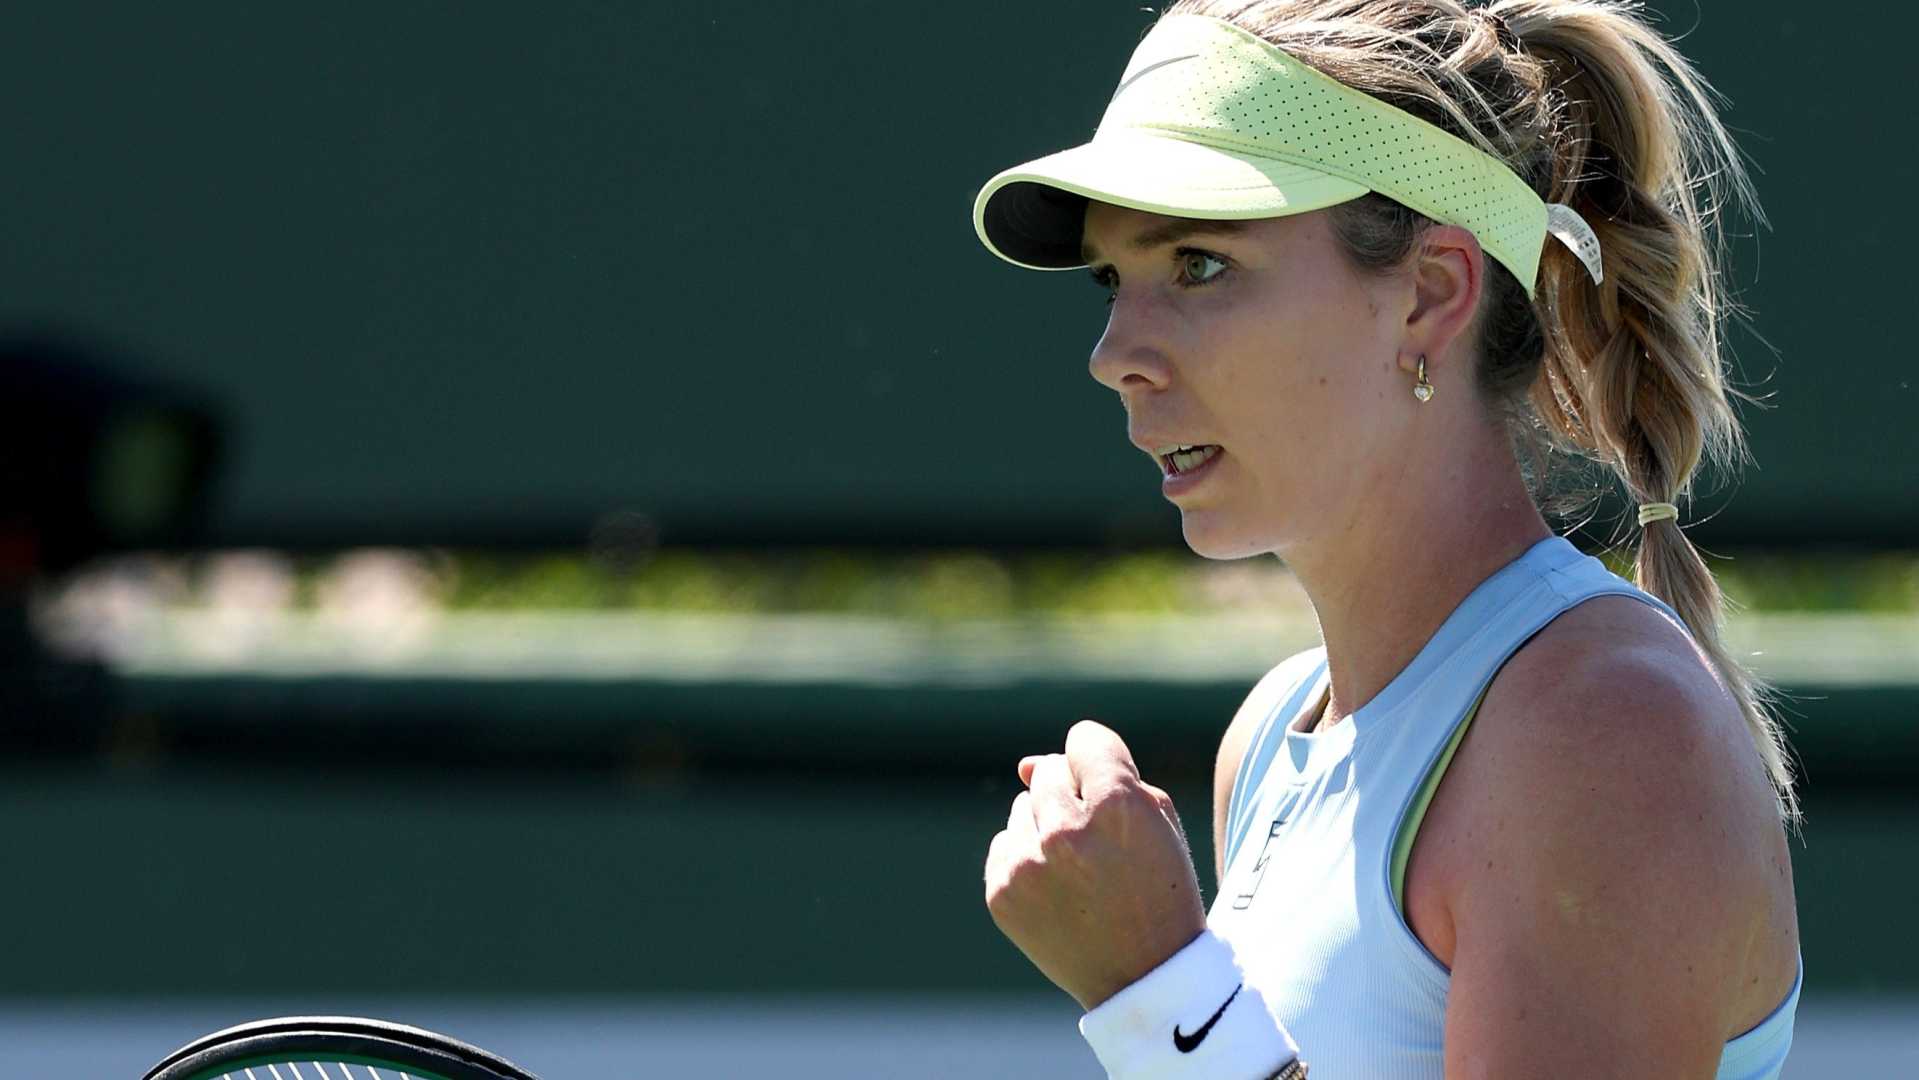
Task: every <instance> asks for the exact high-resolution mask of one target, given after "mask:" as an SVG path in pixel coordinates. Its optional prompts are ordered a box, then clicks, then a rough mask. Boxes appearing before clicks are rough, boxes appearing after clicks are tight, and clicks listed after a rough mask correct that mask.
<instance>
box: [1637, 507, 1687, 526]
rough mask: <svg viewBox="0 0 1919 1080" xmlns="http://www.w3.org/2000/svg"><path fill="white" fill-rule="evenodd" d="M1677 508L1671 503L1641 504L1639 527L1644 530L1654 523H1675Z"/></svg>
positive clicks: (1677, 516) (1677, 515) (1677, 514)
mask: <svg viewBox="0 0 1919 1080" xmlns="http://www.w3.org/2000/svg"><path fill="white" fill-rule="evenodd" d="M1678 519H1679V508H1678V507H1677V506H1674V505H1673V504H1671V503H1641V504H1640V506H1639V525H1640V527H1641V528H1644V527H1645V526H1647V525H1650V524H1652V523H1653V522H1655V521H1668V520H1671V521H1677V520H1678Z"/></svg>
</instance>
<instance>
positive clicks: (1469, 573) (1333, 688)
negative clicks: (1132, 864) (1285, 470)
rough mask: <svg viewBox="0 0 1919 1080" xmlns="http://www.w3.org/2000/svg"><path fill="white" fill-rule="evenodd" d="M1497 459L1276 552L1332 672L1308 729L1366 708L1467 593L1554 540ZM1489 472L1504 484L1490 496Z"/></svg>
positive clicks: (1404, 488) (1374, 503) (1428, 482)
mask: <svg viewBox="0 0 1919 1080" xmlns="http://www.w3.org/2000/svg"><path fill="white" fill-rule="evenodd" d="M1504 464H1505V466H1506V468H1505V469H1500V468H1498V465H1499V463H1498V462H1497V460H1496V459H1495V460H1494V461H1490V462H1482V463H1479V466H1480V467H1478V468H1473V467H1468V466H1467V464H1466V463H1461V466H1460V467H1459V468H1458V469H1457V470H1456V471H1452V475H1451V477H1450V478H1449V477H1440V476H1435V477H1431V478H1425V477H1419V478H1413V477H1409V478H1408V479H1409V480H1414V479H1416V480H1417V482H1412V483H1408V484H1405V485H1401V486H1400V487H1401V492H1402V494H1403V495H1404V497H1403V498H1399V499H1390V500H1389V499H1379V500H1371V501H1367V500H1361V501H1360V502H1359V503H1358V504H1356V508H1355V510H1354V512H1353V514H1352V515H1351V516H1352V517H1354V518H1356V519H1357V520H1350V521H1348V522H1346V523H1345V525H1346V526H1347V527H1345V528H1342V529H1338V530H1331V531H1329V534H1328V535H1327V536H1325V537H1324V538H1323V539H1321V538H1316V539H1315V542H1314V543H1313V544H1311V545H1310V546H1308V545H1299V546H1297V547H1295V548H1293V549H1289V550H1286V551H1282V552H1280V555H1281V557H1282V558H1283V559H1284V560H1285V561H1286V564H1287V566H1288V567H1290V568H1291V569H1292V570H1293V572H1294V574H1295V575H1297V577H1298V579H1299V583H1300V585H1301V587H1302V588H1304V589H1305V591H1306V594H1307V596H1308V597H1309V598H1310V599H1311V600H1312V604H1313V610H1314V612H1315V613H1316V614H1317V616H1318V618H1319V630H1320V636H1321V638H1322V639H1323V640H1324V642H1325V644H1326V657H1327V669H1328V671H1329V673H1330V676H1331V685H1330V689H1329V691H1328V697H1327V702H1326V706H1325V710H1324V712H1323V713H1322V714H1321V717H1320V719H1319V720H1317V721H1316V722H1314V726H1313V727H1308V728H1307V730H1314V727H1316V728H1317V729H1318V730H1321V731H1323V730H1325V729H1327V728H1329V727H1332V726H1334V725H1336V724H1338V723H1340V722H1342V721H1344V720H1345V719H1346V718H1347V717H1349V716H1351V715H1352V714H1353V713H1355V712H1357V711H1359V710H1360V709H1361V708H1363V707H1365V705H1366V703H1367V702H1369V701H1371V700H1372V699H1373V698H1375V697H1377V696H1378V695H1379V692H1380V691H1381V690H1384V689H1385V688H1386V686H1387V684H1388V683H1390V682H1392V680H1393V679H1394V677H1396V676H1397V675H1398V674H1399V673H1400V672H1401V671H1403V670H1405V668H1406V666H1407V665H1408V664H1410V663H1412V661H1413V658H1414V657H1415V656H1417V655H1419V651H1420V650H1421V649H1422V648H1424V647H1425V645H1426V643H1427V642H1428V641H1430V640H1432V637H1433V635H1434V634H1435V633H1437V632H1438V631H1439V627H1440V625H1441V624H1443V623H1444V622H1445V621H1446V618H1447V616H1449V615H1451V614H1452V612H1453V610H1454V609H1456V608H1457V607H1458V606H1459V605H1460V603H1461V602H1462V601H1464V600H1465V599H1466V597H1467V596H1468V595H1469V594H1470V593H1471V592H1472V591H1473V589H1474V588H1476V587H1477V586H1478V585H1479V584H1480V583H1481V582H1483V581H1485V580H1486V579H1487V578H1489V577H1491V576H1492V575H1493V574H1495V573H1497V572H1498V571H1499V570H1500V569H1501V568H1503V567H1505V566H1506V565H1507V564H1509V563H1511V562H1512V561H1513V560H1515V559H1517V558H1519V557H1520V556H1521V555H1523V554H1525V553H1526V551H1527V550H1528V549H1530V548H1531V547H1532V546H1533V545H1534V544H1537V543H1538V542H1539V541H1541V540H1544V539H1546V538H1547V537H1549V536H1551V535H1553V533H1552V530H1551V529H1550V528H1548V527H1547V525H1546V522H1545V519H1544V518H1542V517H1541V516H1540V514H1539V511H1538V509H1537V508H1536V507H1534V505H1533V502H1532V497H1531V496H1530V495H1529V494H1528V493H1527V491H1526V487H1525V481H1524V479H1523V478H1522V477H1521V476H1520V474H1519V470H1518V466H1517V465H1516V464H1515V463H1513V461H1512V458H1511V454H1510V452H1508V453H1507V454H1506V457H1505V462H1504ZM1449 471H1451V470H1449ZM1489 473H1490V474H1492V475H1497V476H1499V477H1500V480H1499V481H1498V482H1497V484H1496V485H1495V488H1496V490H1494V491H1492V492H1490V493H1489V492H1488V490H1487V486H1486V478H1487V476H1488V475H1489ZM1474 481H1477V484H1476V485H1475V483H1474Z"/></svg>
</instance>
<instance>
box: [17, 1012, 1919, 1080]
mask: <svg viewBox="0 0 1919 1080" xmlns="http://www.w3.org/2000/svg"><path fill="white" fill-rule="evenodd" d="M311 1012H349V1013H357V1014H361V1015H375V1016H381V1017H385V1018H388V1019H394V1020H401V1021H405V1022H408V1023H412V1024H416V1025H419V1026H423V1027H429V1028H433V1029H436V1030H440V1031H444V1032H446V1033H447V1034H450V1035H455V1036H458V1037H461V1038H464V1039H466V1040H468V1041H470V1042H476V1043H479V1044H480V1045H482V1046H485V1047H487V1048H489V1049H492V1050H494V1051H496V1052H498V1053H501V1054H504V1055H505V1056H507V1057H509V1058H512V1059H514V1060H515V1061H517V1062H518V1063H519V1064H521V1065H523V1066H525V1067H527V1068H529V1069H531V1070H533V1071H534V1072H536V1073H538V1074H540V1075H541V1076H542V1077H543V1078H545V1080H601V1078H612V1077H620V1078H632V1080H644V1078H648V1077H695V1076H697V1077H736V1076H737V1077H749V1076H781V1077H793V1078H800V1080H806V1078H814V1077H817V1078H820V1080H826V1078H829V1077H831V1078H836V1080H837V1078H846V1077H905V1076H911V1077H917V1078H924V1080H949V1078H950V1080H981V1078H984V1077H1043V1078H1047V1080H1080V1078H1084V1080H1099V1078H1100V1077H1101V1076H1102V1075H1103V1074H1102V1073H1101V1071H1100V1070H1099V1067H1098V1065H1097V1063H1096V1062H1095V1061H1094V1060H1093V1057H1092V1054H1091V1052H1090V1051H1088V1050H1087V1049H1086V1045H1085V1044H1084V1043H1083V1042H1082V1041H1081V1040H1080V1038H1079V1034H1078V1032H1077V1031H1076V1030H1075V1028H1074V1020H1075V1018H1076V1015H1077V1014H1076V1012H1075V1011H1074V1010H1073V1008H1072V1006H1071V1003H1070V1002H1068V1001H1067V1000H1066V999H1065V998H1064V997H1063V996H1062V997H1058V998H1051V997H1042V998H1032V999H1022V998H993V999H979V998H959V999H949V1000H930V999H924V998H921V999H906V1000H902V999H897V998H894V999H870V1000H869V999H850V998H848V999H826V1000H822V999H811V1000H807V1001H804V1002H800V1001H768V1000H763V999H754V998H739V999H722V998H703V999H698V1000H694V1001H685V1002H669V1001H661V1000H635V1001H623V1002H622V1001H608V1000H605V999H594V1000H592V1001H582V1002H578V1003H568V1002H565V1001H560V1000H555V999H552V998H545V999H540V1000H531V1001H526V1002H522V1003H515V1002H504V1001H500V1002H489V1003H485V1004H475V1003H467V1002H457V1003H456V1002H445V1001H424V1000H412V1001H407V1000H378V1001H376V1000H352V999H342V998H328V999H324V1000H310V1001H299V1000H274V1001H257V1000H256V1001H195V1002H191V1003H161V1002H147V1003H140V1002H125V1003H114V1004H85V1005H69V1006H39V1005H31V1004H26V1003H21V1002H13V1003H9V1004H7V1005H5V1006H0V1076H4V1077H8V1078H15V1077H21V1078H25V1077H43V1076H44V1077H53V1076H62V1077H65V1076H85V1077H98V1078H101V1080H117V1078H120V1077H126V1078H129V1080H136V1078H138V1077H139V1076H140V1075H141V1073H142V1072H144V1071H145V1069H146V1067H147V1066H148V1065H150V1064H151V1063H152V1062H153V1061H155V1060H157V1059H158V1058H160V1057H161V1056H163V1055H164V1054H165V1053H166V1052H167V1051H169V1050H171V1049H173V1048H174V1047H175V1046H177V1045H179V1044H180V1043H183V1042H186V1041H188V1040H190V1039H191V1038H193V1037H195V1036H197V1035H200V1034H203V1033H205V1032H207V1031H210V1030H214V1029H217V1028H221V1027H225V1026H227V1025H229V1024H233V1023H237V1022H239V1021H242V1020H247V1019H253V1018H257V1017H262V1016H271V1015H283V1014H287V1013H311ZM1785 1075H1786V1077H1787V1078H1788V1080H1825V1078H1830V1077H1841V1076H1843V1077H1848V1078H1850V1080H1878V1078H1887V1080H1891V1078H1906V1080H1909V1078H1911V1077H1919V999H1913V998H1902V999H1885V998H1860V999H1828V1000H1822V1001H1814V1000H1810V999H1808V1000H1806V1001H1805V1002H1803V1003H1802V1005H1801V1008H1800V1010H1799V1023H1798V1030H1797V1035H1796V1037H1795V1039H1794V1043H1793V1050H1792V1056H1791V1058H1790V1059H1789V1060H1788V1062H1787V1066H1786V1072H1785Z"/></svg>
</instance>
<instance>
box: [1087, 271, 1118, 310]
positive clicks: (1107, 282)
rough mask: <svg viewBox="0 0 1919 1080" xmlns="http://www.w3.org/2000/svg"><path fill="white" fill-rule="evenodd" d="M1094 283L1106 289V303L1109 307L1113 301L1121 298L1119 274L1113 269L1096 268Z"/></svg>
mask: <svg viewBox="0 0 1919 1080" xmlns="http://www.w3.org/2000/svg"><path fill="white" fill-rule="evenodd" d="M1093 284H1095V285H1098V286H1099V287H1100V288H1101V289H1102V290H1104V291H1105V293H1106V305H1107V306H1108V307H1111V306H1112V304H1113V301H1115V300H1117V299H1119V275H1118V274H1115V273H1113V272H1112V271H1111V270H1095V271H1093Z"/></svg>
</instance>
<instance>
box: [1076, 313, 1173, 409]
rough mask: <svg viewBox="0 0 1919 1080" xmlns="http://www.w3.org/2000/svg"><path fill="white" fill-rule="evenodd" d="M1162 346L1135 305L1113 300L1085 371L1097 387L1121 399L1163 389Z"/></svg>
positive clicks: (1165, 367) (1165, 372)
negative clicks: (1109, 391)
mask: <svg viewBox="0 0 1919 1080" xmlns="http://www.w3.org/2000/svg"><path fill="white" fill-rule="evenodd" d="M1162 346H1163V343H1162V342H1161V341H1160V340H1159V336H1158V335H1157V334H1156V333H1154V331H1153V328H1152V323H1151V320H1150V317H1149V313H1148V312H1146V311H1144V310H1143V309H1142V308H1141V307H1140V306H1139V305H1129V304H1127V302H1126V301H1125V300H1123V299H1121V300H1116V301H1114V303H1113V307H1112V314H1111V315H1110V316H1108V317H1107V320H1106V332H1105V333H1103V334H1101V335H1100V338H1099V341H1098V343H1097V344H1095V345H1094V346H1093V355H1092V356H1091V357H1090V358H1089V359H1088V360H1087V368H1088V369H1089V370H1090V371H1091V372H1092V375H1093V378H1094V380H1095V381H1097V382H1098V383H1099V384H1100V385H1101V386H1104V387H1106V388H1107V389H1109V390H1113V391H1116V392H1118V393H1119V394H1121V395H1125V394H1128V393H1133V392H1137V391H1140V390H1144V389H1147V388H1149V387H1150V388H1158V387H1163V386H1165V385H1166V380H1167V376H1168V374H1169V373H1170V365H1168V363H1167V361H1166V352H1165V350H1164V348H1163V347H1162Z"/></svg>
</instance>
